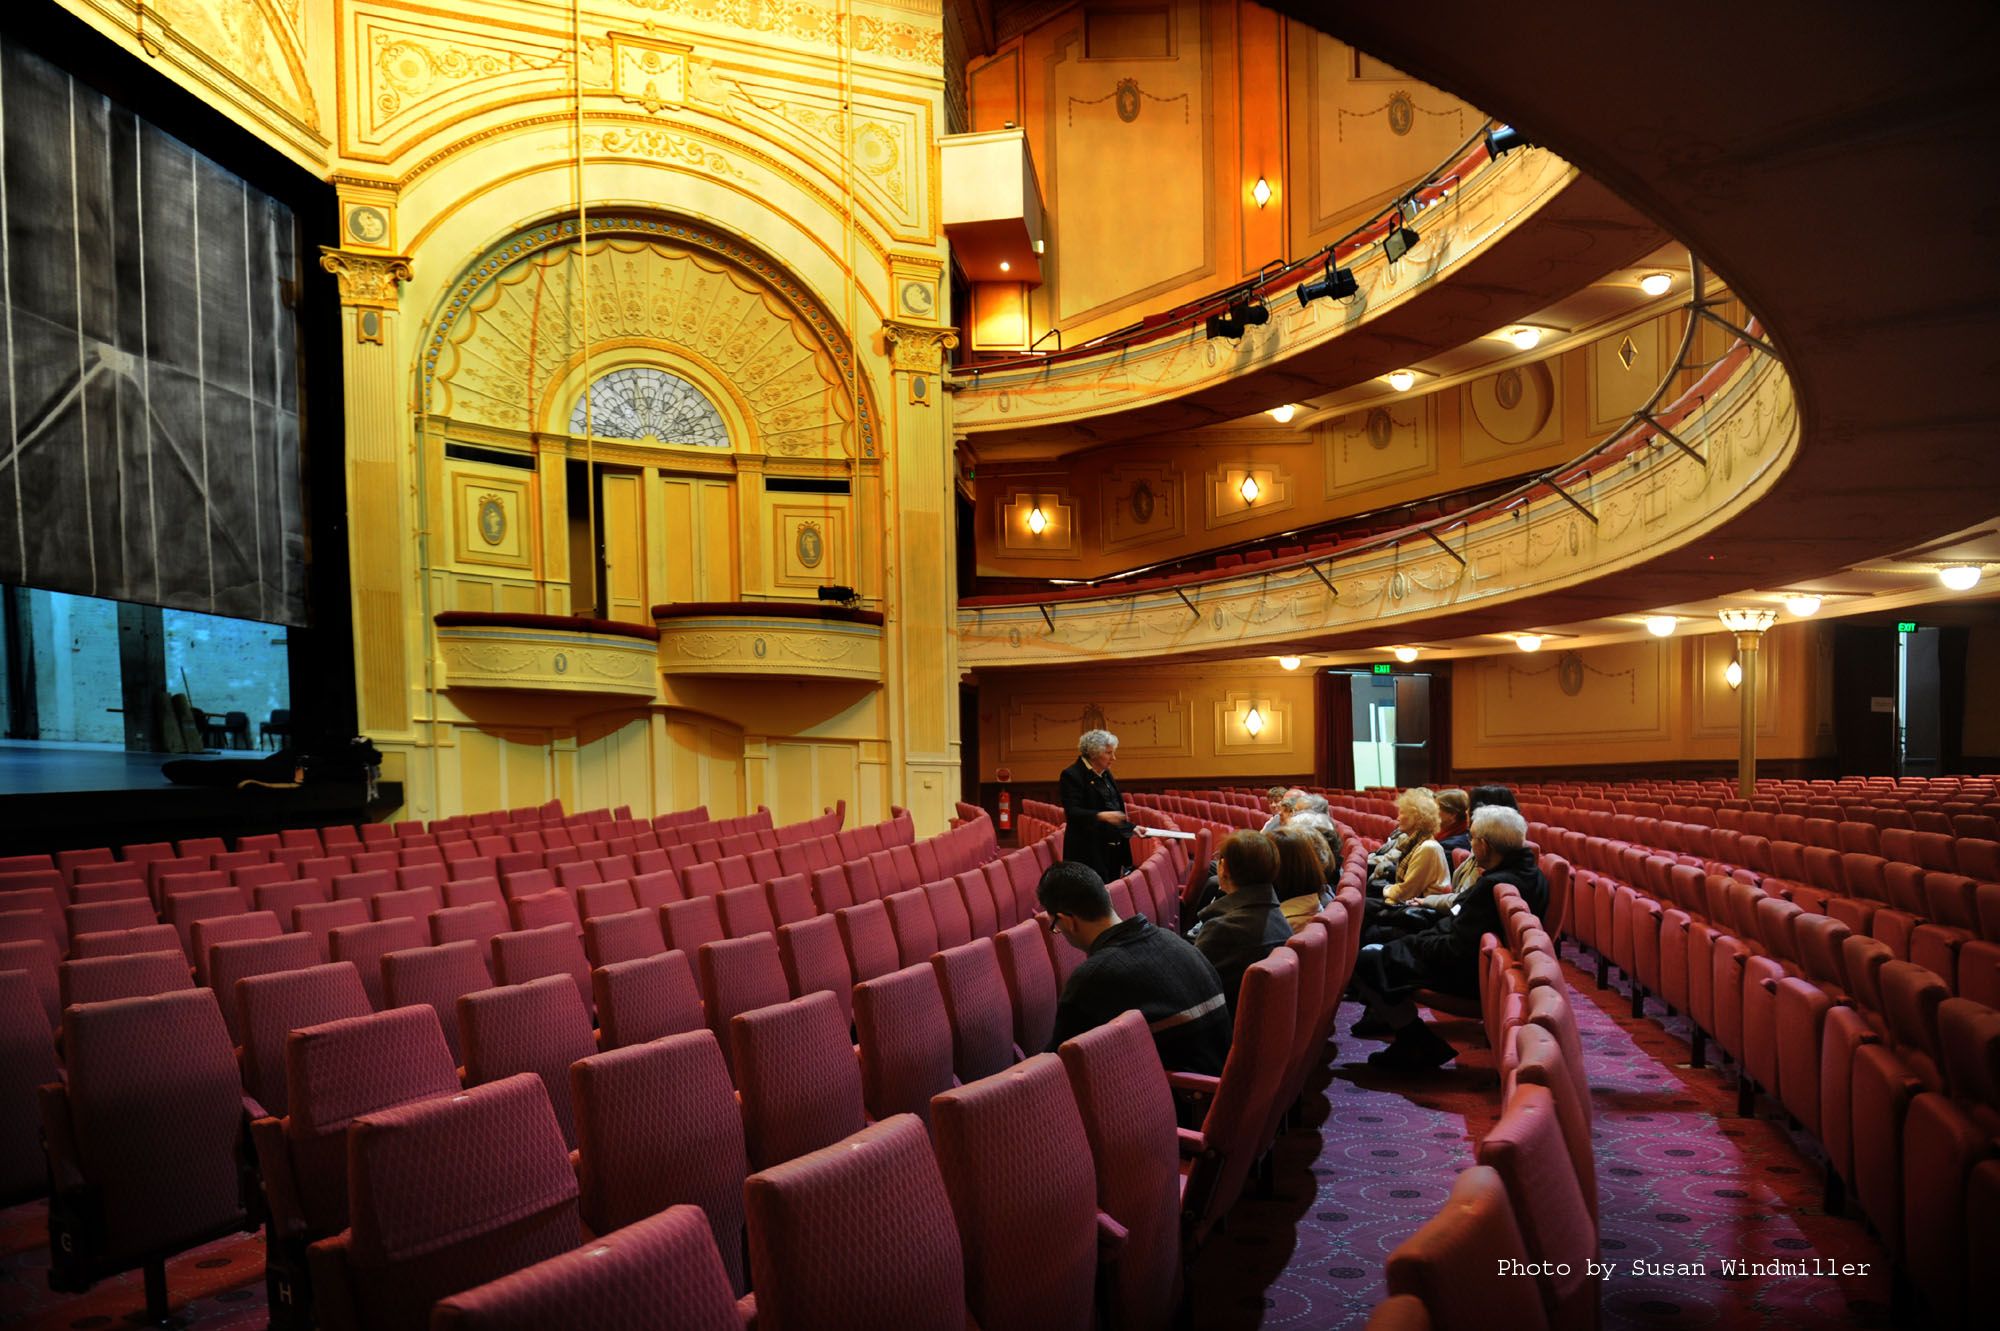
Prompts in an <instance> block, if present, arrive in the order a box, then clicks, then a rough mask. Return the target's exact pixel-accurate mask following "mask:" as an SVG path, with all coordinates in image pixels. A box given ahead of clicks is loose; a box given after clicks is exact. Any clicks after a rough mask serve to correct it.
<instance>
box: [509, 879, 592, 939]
mask: <svg viewBox="0 0 2000 1331" xmlns="http://www.w3.org/2000/svg"><path fill="white" fill-rule="evenodd" d="M507 914H508V916H509V917H510V918H511V919H512V920H513V922H514V928H515V929H516V930H520V931H525V930H529V929H544V928H547V927H548V926H550V925H556V924H559V925H561V926H562V927H563V928H565V929H568V930H569V932H570V936H571V937H572V938H581V937H582V936H583V917H582V916H581V915H580V914H578V913H577V908H576V897H575V895H574V894H572V893H570V892H569V891H567V890H565V889H563V888H560V887H552V888H550V889H549V890H548V891H546V892H535V893H531V894H529V895H527V896H517V897H515V898H514V899H513V900H511V901H509V902H508V903H507Z"/></svg>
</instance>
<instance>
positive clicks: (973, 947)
mask: <svg viewBox="0 0 2000 1331" xmlns="http://www.w3.org/2000/svg"><path fill="white" fill-rule="evenodd" d="M931 966H932V968H933V969H934V970H935V971H936V972H937V978H938V988H939V989H940V990H941V991H942V993H943V994H944V1007H945V1015H946V1016H947V1018H949V1020H950V1022H951V1042H952V1070H953V1071H954V1072H955V1073H956V1074H957V1076H958V1079H959V1080H960V1081H964V1082H970V1081H974V1080H976V1079H978V1078H980V1077H986V1076H990V1075H992V1074H993V1073H996V1072H999V1071H1001V1070H1003V1069H1005V1068H1007V1067H1008V1066H1010V1065H1011V1064H1012V1063H1013V1062H1014V1060H1015V1058H1016V1057H1017V1056H1018V1055H1019V1054H1020V1053H1021V1052H1022V1051H1019V1050H1017V1049H1016V1048H1015V1044H1014V1010H1013V1006H1012V1004H1011V1003H1010V1002H1009V1001H1008V998H1007V983H1006V980H1005V979H1004V978H1003V977H1002V975H1001V972H1000V961H999V957H998V955H997V954H996V952H995V950H994V947H993V940H992V939H990V938H980V939H975V940H974V941H972V942H970V943H965V944H962V945H960V946H958V947H952V948H946V949H945V950H943V951H941V952H939V953H937V954H936V955H935V956H933V957H932V958H931Z"/></svg>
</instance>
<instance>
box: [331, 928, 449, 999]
mask: <svg viewBox="0 0 2000 1331" xmlns="http://www.w3.org/2000/svg"><path fill="white" fill-rule="evenodd" d="M330 937H331V943H332V955H333V959H334V960H335V961H351V962H353V963H354V969H355V970H356V971H357V972H358V973H359V974H360V976H361V987H362V988H363V989H365V990H367V992H368V1001H369V1003H370V1004H372V1005H373V1006H374V1008H375V1010H376V1011H378V1012H379V1011H381V1010H382V1008H383V1007H385V1006H386V1003H385V1002H384V1001H383V996H382V956H383V954H384V953H387V952H400V951H402V950H403V949H405V948H412V947H423V946H424V945H425V944H426V943H428V942H429V941H430V939H429V937H428V936H427V934H426V932H425V929H424V926H423V925H421V924H419V923H417V922H416V921H415V920H412V919H408V918H403V919H394V920H374V921H371V922H369V923H367V924H350V925H347V926H345V927H343V928H339V929H335V930H334V931H333V933H332V934H331V936H330Z"/></svg>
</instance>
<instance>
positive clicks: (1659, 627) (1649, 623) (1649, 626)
mask: <svg viewBox="0 0 2000 1331" xmlns="http://www.w3.org/2000/svg"><path fill="white" fill-rule="evenodd" d="M1680 623H1681V622H1680V620H1678V619H1676V618H1674V617H1673V616H1672V615H1647V616H1646V632H1648V633H1650V634H1652V635H1653V636H1654V637H1656V638H1671V637H1673V636H1674V630H1675V629H1677V628H1679V627H1680Z"/></svg>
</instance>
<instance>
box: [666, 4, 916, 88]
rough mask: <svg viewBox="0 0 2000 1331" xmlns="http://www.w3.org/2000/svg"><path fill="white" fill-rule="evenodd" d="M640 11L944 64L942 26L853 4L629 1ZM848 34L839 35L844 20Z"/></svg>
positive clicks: (862, 52) (901, 59) (907, 61)
mask: <svg viewBox="0 0 2000 1331" xmlns="http://www.w3.org/2000/svg"><path fill="white" fill-rule="evenodd" d="M630 3H631V4H633V5H635V6H636V7H638V8H640V9H645V10H650V11H651V12H653V13H655V14H664V15H666V16H668V17H669V18H675V19H680V20H682V21H684V22H693V23H701V24H708V25H712V26H714V27H719V28H736V29H739V30H742V31H747V32H756V33H765V34H768V35H771V36H776V37H788V38H790V39H792V40H793V41H797V42H801V43H804V44H806V45H809V46H822V47H843V46H845V47H850V48H851V49H852V50H853V51H855V52H856V53H857V54H860V55H880V56H885V57H887V58H889V59H891V60H896V61H899V62H902V63H904V64H909V65H917V66H922V67H923V68H925V69H928V70H930V71H933V73H935V71H937V70H939V69H941V68H942V67H943V65H944V23H943V15H942V13H940V14H939V16H938V19H937V21H936V22H933V23H923V24H918V23H906V22H903V21H901V20H899V19H886V18H882V17H880V16H877V15H873V14H860V13H853V12H851V11H852V6H849V5H841V6H839V7H836V6H833V5H826V4H815V3H812V0H630ZM843 18H845V19H846V27H847V29H848V30H847V32H846V34H845V35H844V36H843V33H842V31H841V28H842V26H843V25H842V20H843Z"/></svg>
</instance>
